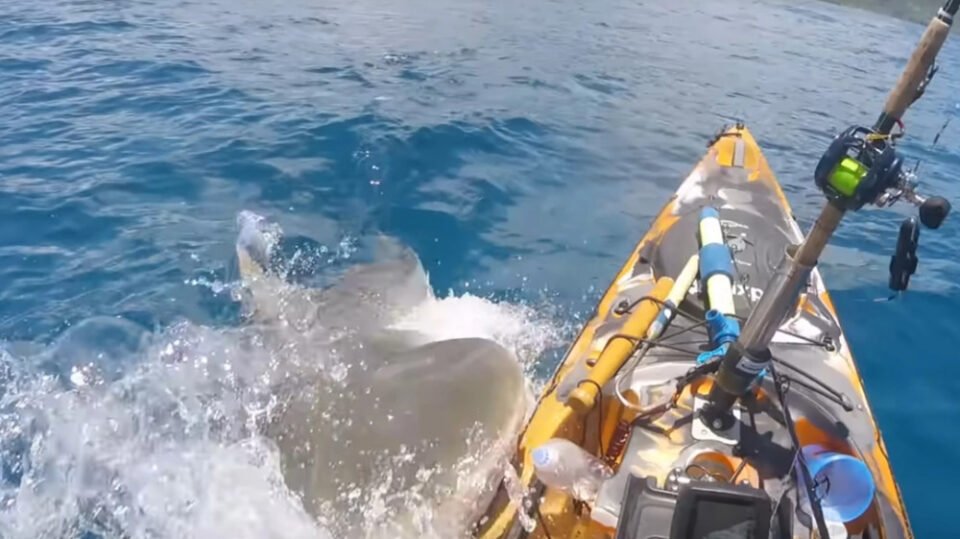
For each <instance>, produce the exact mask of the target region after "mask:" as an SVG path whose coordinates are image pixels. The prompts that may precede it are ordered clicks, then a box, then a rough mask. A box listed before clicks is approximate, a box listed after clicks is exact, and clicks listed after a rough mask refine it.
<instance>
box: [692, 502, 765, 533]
mask: <svg viewBox="0 0 960 539" xmlns="http://www.w3.org/2000/svg"><path fill="white" fill-rule="evenodd" d="M755 511H756V507H755V506H754V505H753V504H752V503H749V504H739V503H736V502H731V501H730V500H726V501H722V502H721V501H717V500H709V499H706V500H704V499H701V500H698V501H697V504H696V506H695V508H694V512H693V519H694V522H693V526H691V528H690V529H691V530H692V533H691V534H690V535H688V536H687V538H686V539H752V538H757V536H756V518H757V515H756V512H755ZM757 539H760V538H757ZM763 539H766V538H763Z"/></svg>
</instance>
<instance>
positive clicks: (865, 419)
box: [478, 126, 912, 537]
mask: <svg viewBox="0 0 960 539" xmlns="http://www.w3.org/2000/svg"><path fill="white" fill-rule="evenodd" d="M705 207H712V208H715V209H716V210H717V211H718V212H719V219H720V222H721V225H722V230H723V235H724V240H725V243H726V245H727V246H728V247H729V248H730V251H731V252H732V259H733V260H732V261H733V265H734V267H735V270H736V271H735V274H736V277H735V278H734V279H733V286H732V292H733V304H734V305H733V307H734V310H735V311H736V312H735V313H734V314H735V316H738V317H740V318H741V319H744V318H746V317H747V316H748V315H749V313H750V310H751V307H752V306H753V305H754V304H755V303H756V302H757V301H758V300H759V298H760V297H761V296H762V294H763V290H764V287H765V286H766V284H767V283H768V282H769V281H770V279H771V278H773V276H774V274H775V272H776V271H777V267H778V265H779V264H780V262H781V260H782V258H783V254H784V252H785V250H786V249H787V248H788V247H789V246H791V245H795V244H798V243H799V242H800V241H802V239H803V234H802V232H801V230H800V228H799V226H798V225H797V223H796V221H795V220H794V218H793V216H792V212H791V209H790V204H789V202H788V201H787V198H786V196H785V195H784V193H783V190H782V188H781V187H780V184H779V183H778V181H777V179H776V177H775V175H774V173H773V172H772V170H771V169H770V167H769V165H768V163H767V161H766V159H765V158H764V156H763V153H762V151H761V149H760V147H759V145H758V144H757V142H756V140H755V139H754V138H753V136H752V134H751V133H750V131H749V130H748V129H746V128H745V127H743V126H736V127H733V128H730V129H727V130H725V131H722V132H721V133H720V134H719V135H718V136H717V138H716V139H715V140H714V141H713V142H712V144H711V145H710V147H709V150H708V151H707V153H706V155H705V156H704V157H703V159H702V160H701V161H700V162H699V163H698V164H697V165H696V166H695V167H694V169H693V170H692V171H691V173H690V174H689V175H688V176H687V178H686V179H685V180H684V181H683V182H682V183H681V185H680V186H679V188H678V189H677V192H676V193H675V194H674V195H673V196H672V197H671V198H670V200H668V201H667V203H666V204H665V205H664V206H663V208H662V209H661V210H660V212H659V214H658V215H657V216H656V218H655V219H654V220H653V222H652V224H651V226H650V228H649V230H648V231H647V233H646V234H645V235H644V236H643V237H642V238H641V239H640V241H639V242H638V243H637V245H636V248H635V249H634V250H633V251H632V252H631V253H630V256H629V257H628V258H627V260H626V262H625V263H624V265H623V267H622V268H621V269H620V271H619V272H618V273H617V275H616V276H615V278H614V279H613V281H612V282H611V284H610V286H609V287H608V289H607V290H606V292H605V293H604V294H603V296H602V297H601V298H600V301H599V303H598V305H597V308H596V311H595V313H594V315H593V317H592V318H591V319H590V320H589V321H588V322H587V323H586V324H585V325H584V327H583V328H582V330H581V332H580V334H579V335H578V337H577V338H576V340H575V341H574V342H573V343H572V344H571V346H570V347H569V349H568V351H567V353H566V355H565V357H564V359H563V360H562V361H561V363H560V364H559V365H558V367H557V369H556V371H555V372H554V374H553V376H552V378H551V380H550V382H549V383H548V384H547V386H546V388H545V390H544V391H543V393H542V395H541V396H540V399H539V401H538V403H537V407H536V409H535V411H534V413H533V414H532V416H531V418H530V420H529V422H528V424H527V426H526V428H525V430H524V432H523V434H522V435H521V437H520V440H519V443H518V451H517V454H516V458H515V462H514V464H515V466H516V468H517V470H518V473H519V476H520V481H521V483H522V484H523V485H524V486H526V487H528V488H530V489H533V490H534V491H535V492H536V493H538V494H539V496H538V498H539V501H540V503H539V504H536V505H537V507H536V509H535V514H536V517H537V521H538V525H537V526H536V529H535V530H533V531H532V532H530V533H528V532H526V531H524V530H522V529H521V528H520V526H519V519H517V518H516V516H517V512H516V509H515V505H514V504H511V503H510V502H509V501H508V498H507V497H506V496H505V495H502V496H500V497H499V498H498V500H496V501H495V502H494V504H493V505H492V506H491V508H490V511H489V513H488V515H487V518H486V519H485V520H484V521H482V522H481V524H480V525H479V528H478V535H480V536H482V537H509V536H524V535H529V536H532V537H547V533H548V534H549V536H550V537H573V536H576V535H579V536H581V537H612V536H613V534H614V530H613V526H614V525H615V522H616V520H617V518H618V516H619V515H618V513H619V511H620V509H622V508H621V507H618V504H619V503H620V501H619V497H620V494H621V493H622V492H623V488H625V486H626V476H627V475H628V474H629V473H633V474H634V475H638V476H641V477H649V478H653V479H651V480H655V481H656V482H657V483H658V484H665V483H667V482H669V480H670V474H671V472H673V471H674V470H675V469H676V468H677V464H678V463H680V462H685V461H684V459H685V458H689V457H690V455H691V454H693V453H697V452H703V451H704V448H705V447H708V448H710V449H709V452H717V453H718V454H719V453H729V454H730V455H728V456H729V459H728V460H729V462H732V463H734V464H735V465H737V463H739V462H740V460H747V461H748V462H746V463H743V464H741V465H738V468H739V469H740V470H741V471H740V473H742V474H743V475H741V476H738V480H740V481H747V482H749V483H750V484H752V485H753V486H755V487H756V488H759V489H763V490H765V491H767V493H768V494H770V495H771V498H774V499H777V496H779V499H780V500H787V499H789V500H791V501H792V503H793V505H794V506H796V504H797V503H802V500H801V498H802V497H803V496H802V494H801V495H800V496H799V497H798V496H797V492H798V489H796V488H795V485H794V488H793V489H792V490H793V492H792V493H791V492H790V490H791V485H792V484H793V480H792V479H791V469H792V466H793V460H794V453H793V452H792V451H793V447H792V443H791V442H790V439H789V432H788V431H786V429H784V428H783V424H782V419H777V418H778V417H780V414H778V413H773V412H775V409H776V408H777V405H776V398H775V397H774V396H773V395H774V388H773V385H772V380H771V377H770V376H767V377H766V379H765V380H764V381H763V382H762V383H760V384H759V385H758V389H757V399H756V402H755V403H754V404H753V405H751V406H753V407H758V406H767V408H768V410H766V411H765V410H764V409H763V408H756V409H754V408H749V407H748V408H749V409H748V408H743V409H742V410H741V409H740V408H738V410H740V413H743V414H744V417H746V416H747V415H749V417H750V418H751V421H750V423H751V425H750V428H749V429H746V428H741V429H740V430H739V432H738V433H737V436H736V438H737V439H736V440H717V439H712V440H711V439H709V438H710V436H711V435H710V434H709V432H707V431H708V430H710V429H704V427H703V425H702V424H700V422H699V420H698V419H697V417H698V416H697V414H696V410H697V409H698V408H699V406H701V405H702V403H703V394H704V393H705V392H706V391H707V390H708V388H709V385H710V383H711V381H710V379H709V377H704V378H703V379H701V380H697V381H696V383H694V384H691V385H690V386H689V387H687V388H685V389H684V392H683V394H682V395H680V396H679V398H678V399H677V401H676V406H675V407H673V408H672V409H670V410H669V411H667V412H666V413H664V414H662V416H660V417H659V418H657V419H656V421H654V422H653V423H651V424H650V425H648V427H649V428H643V429H640V428H633V429H632V430H631V431H630V432H631V433H630V437H629V443H628V444H627V447H626V448H625V449H624V450H623V455H621V456H620V457H618V458H617V459H616V460H615V461H613V466H614V468H615V469H617V475H616V476H615V478H614V479H613V480H611V481H609V482H608V483H609V485H605V488H604V490H606V491H607V492H606V493H604V492H603V491H601V495H600V497H599V498H598V500H596V501H595V502H594V503H593V504H592V506H591V505H590V504H587V505H586V506H585V505H584V504H581V503H575V502H574V500H573V499H572V498H570V497H569V496H568V495H567V494H565V493H563V492H560V491H557V490H556V489H550V488H544V487H543V485H541V484H540V483H539V482H538V481H536V478H535V474H534V471H533V465H532V461H531V452H532V450H533V449H534V448H536V447H537V446H538V445H540V444H542V443H544V442H546V441H547V440H549V439H551V438H554V437H564V438H568V439H570V440H573V441H576V442H578V443H581V445H582V447H583V448H584V449H586V450H587V451H589V452H592V453H595V454H598V455H600V454H603V453H604V452H607V451H608V450H609V448H610V445H611V444H612V443H615V440H614V438H615V437H616V436H617V435H619V434H622V432H623V431H622V430H621V431H619V432H618V429H617V427H618V424H619V423H624V421H625V420H626V419H628V417H629V416H628V415H627V414H628V413H629V411H628V410H625V409H624V407H623V406H622V405H621V404H620V402H619V401H618V399H617V397H616V391H615V388H614V378H613V377H603V376H599V375H598V373H597V372H594V370H595V369H601V368H608V367H609V362H610V361H613V362H614V363H613V364H615V365H618V366H619V365H622V364H623V363H625V362H626V361H627V359H628V356H631V355H632V354H634V352H635V351H636V347H632V348H631V349H630V350H629V351H627V352H626V354H625V355H624V357H619V356H617V357H614V358H612V359H611V358H608V357H607V356H612V355H617V354H614V353H613V352H611V348H612V347H613V344H614V343H616V342H617V341H618V340H623V339H622V338H623V337H624V332H627V333H631V332H632V333H633V334H634V335H626V336H627V337H630V338H634V339H642V338H643V337H644V336H645V332H646V330H647V327H646V326H644V327H643V328H640V329H638V328H636V327H631V326H630V323H629V321H630V318H631V316H630V313H629V312H625V311H624V308H625V307H630V306H635V305H638V304H639V303H642V302H643V301H645V300H644V299H643V298H644V296H647V295H650V294H651V293H652V291H656V290H659V289H658V288H656V286H655V285H656V283H657V282H658V280H664V279H674V278H677V277H678V276H680V275H681V273H682V272H683V270H684V267H685V266H686V265H687V264H688V262H689V261H690V259H691V257H692V256H694V255H696V254H697V253H698V250H699V247H700V246H699V241H698V238H699V237H700V231H699V228H698V227H699V222H700V213H701V211H702V210H703V208H705ZM671 282H672V281H671ZM660 288H663V286H661V287H660ZM668 288H669V287H668ZM706 288H707V287H706V286H705V285H704V284H702V283H701V282H700V280H699V279H697V280H694V283H693V284H692V286H691V287H690V289H689V290H688V291H687V293H686V294H685V295H684V296H683V297H684V299H683V300H682V302H681V303H680V305H679V308H680V310H681V311H683V313H684V315H685V316H686V318H681V317H675V318H674V321H673V323H672V324H671V327H672V329H673V331H672V332H671V331H668V332H667V333H677V332H678V331H683V330H684V328H687V329H686V335H685V336H677V337H676V338H673V341H674V342H675V343H679V344H676V345H675V346H673V345H671V341H670V339H669V338H665V339H664V340H663V341H662V344H661V345H658V346H654V347H652V348H651V349H650V350H649V351H648V352H646V354H645V355H644V356H643V358H642V360H641V361H640V363H639V364H638V366H637V368H636V370H634V371H633V373H632V378H628V379H625V380H624V381H625V385H627V386H629V385H630V384H633V385H635V386H636V387H643V388H645V387H648V386H646V385H644V384H647V383H649V382H650V381H651V380H653V378H656V377H658V376H661V375H662V376H665V377H667V378H670V377H672V376H674V375H676V373H680V375H682V374H683V373H684V372H686V371H688V370H689V369H690V368H691V367H692V366H694V365H695V362H694V357H695V355H696V353H698V352H699V353H702V351H703V350H704V348H706V347H701V348H697V349H693V350H690V345H689V341H690V340H691V335H693V334H694V333H695V331H694V330H696V328H690V326H692V325H694V324H693V323H692V322H691V321H690V320H693V319H696V317H699V318H700V319H702V318H703V316H704V314H705V312H706V311H707V309H708V307H709V306H708V304H707V303H708V301H709V300H708V297H707V296H708V294H707V293H706V292H707V290H706ZM655 295H656V294H655ZM661 295H662V296H663V297H661V298H658V299H660V300H663V299H665V297H666V295H665V294H661ZM688 318H689V320H688ZM637 342H639V341H637ZM671 346H672V348H669V347H671ZM677 350H681V351H683V352H686V353H680V352H678V351H677ZM771 352H772V353H773V354H774V356H775V357H776V358H777V361H776V364H777V370H778V371H783V372H784V373H789V374H790V375H791V379H796V380H797V383H796V384H794V385H795V386H796V387H795V388H794V389H791V391H790V402H791V404H790V407H791V410H792V411H793V412H794V415H795V416H796V417H797V420H796V423H797V428H796V430H797V434H798V436H799V438H800V443H801V445H804V446H807V445H815V444H816V445H820V446H824V447H828V448H830V449H831V450H833V451H836V452H837V453H842V454H847V455H851V456H854V457H856V458H858V459H860V460H861V461H862V462H863V463H864V464H865V465H866V467H867V468H868V469H869V472H870V474H871V475H872V479H873V482H874V484H875V491H876V495H875V496H874V497H873V500H872V501H871V502H870V506H869V509H868V510H867V511H866V512H865V513H864V514H863V515H862V516H861V517H859V518H858V519H856V520H855V521H851V522H847V523H846V527H847V529H848V530H850V531H851V533H856V532H864V531H867V530H870V531H872V532H875V533H878V534H879V536H881V537H912V533H911V530H910V526H909V521H908V519H907V514H906V510H905V507H904V504H903V501H902V497H901V495H900V491H899V488H898V486H897V483H896V481H895V480H894V476H893V472H892V469H891V466H890V462H889V459H888V457H887V453H886V449H885V447H884V444H883V440H882V436H881V434H880V431H879V429H878V427H877V425H876V422H875V420H874V418H873V414H872V412H871V410H870V406H869V402H868V400H867V396H866V391H865V389H864V387H863V383H862V381H861V378H860V375H859V372H858V370H857V367H856V364H855V362H854V358H853V355H852V353H851V352H850V349H849V346H848V345H847V342H846V339H845V337H844V335H843V331H842V329H841V326H840V323H839V319H838V317H837V314H836V311H835V309H834V306H833V303H832V301H831V300H830V296H829V294H828V292H827V289H826V287H825V285H824V283H823V280H822V278H821V276H820V273H819V272H818V271H817V270H816V269H814V270H813V271H812V272H811V275H810V278H809V279H808V282H807V283H806V286H805V287H804V290H803V294H802V295H801V299H800V301H799V302H798V304H797V305H796V309H795V312H794V313H793V314H792V315H791V316H790V317H788V318H787V319H785V320H784V321H783V324H782V325H781V331H780V332H779V333H778V334H777V336H776V337H775V339H774V343H773V344H772V345H771ZM620 355H623V354H620ZM598 376H599V377H598ZM596 380H599V381H600V382H601V383H599V384H596V383H595V381H596ZM804 380H806V382H807V383H806V384H805V385H804V384H802V382H803V381H804ZM811 380H812V381H813V382H811ZM593 385H597V386H598V389H600V391H597V393H598V398H597V400H596V402H595V404H594V405H593V406H588V407H586V409H584V407H583V406H579V405H577V403H578V402H579V400H578V395H579V394H580V393H582V392H583V387H587V386H589V387H592V386H593ZM600 386H602V387H600ZM807 386H809V387H807ZM631 387H633V386H631ZM638 391H640V393H643V391H645V390H643V389H641V390H638ZM641 397H642V395H641ZM641 400H642V399H641ZM757 403H759V404H757ZM794 408H795V410H794ZM767 412H770V413H769V414H768V413H767ZM768 415H769V418H768ZM621 427H622V425H621ZM704 438H707V439H704ZM721 438H722V436H721ZM755 438H756V439H755ZM760 438H763V439H764V440H766V441H763V442H760V441H758V440H759V439H760ZM734 449H735V450H736V451H735V450H734ZM738 451H739V452H741V453H742V452H744V451H748V452H752V453H755V455H753V456H751V457H745V458H744V459H740V460H738V457H737V456H734V455H733V453H736V452H738ZM627 467H629V468H630V470H626V469H625V468H627ZM594 511H596V514H591V513H592V512H594ZM604 512H606V514H604V515H603V518H601V513H604ZM809 525H810V524H809V521H807V522H806V523H804V522H803V521H802V520H801V521H799V522H796V523H793V525H792V526H791V527H790V529H792V530H793V532H792V533H793V534H797V535H799V530H801V529H802V528H803V527H805V526H809ZM544 528H547V530H548V532H547V533H544Z"/></svg>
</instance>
